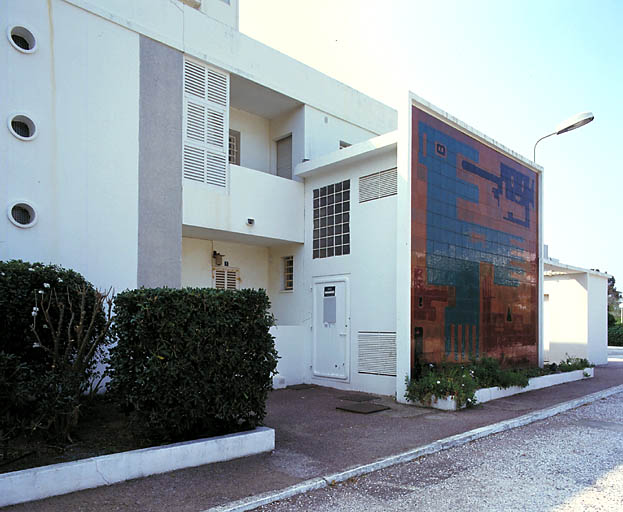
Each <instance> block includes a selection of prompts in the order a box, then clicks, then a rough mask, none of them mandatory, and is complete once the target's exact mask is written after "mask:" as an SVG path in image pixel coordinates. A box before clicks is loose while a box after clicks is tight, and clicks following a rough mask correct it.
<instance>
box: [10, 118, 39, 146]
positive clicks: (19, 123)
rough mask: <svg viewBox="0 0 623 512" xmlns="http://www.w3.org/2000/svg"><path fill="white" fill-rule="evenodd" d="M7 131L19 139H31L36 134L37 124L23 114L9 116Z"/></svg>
mask: <svg viewBox="0 0 623 512" xmlns="http://www.w3.org/2000/svg"><path fill="white" fill-rule="evenodd" d="M9 131H10V132H11V133H12V134H13V135H15V136H16V137H17V138H18V139H20V140H32V139H34V138H35V137H36V136H37V126H36V125H35V123H34V121H33V120H32V119H30V117H28V116H25V115H24V114H17V115H14V116H12V117H9Z"/></svg>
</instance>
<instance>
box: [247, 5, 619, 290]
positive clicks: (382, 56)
mask: <svg viewBox="0 0 623 512" xmlns="http://www.w3.org/2000/svg"><path fill="white" fill-rule="evenodd" d="M621 26H623V0H565V1H561V0H540V1H533V0H521V1H520V0H502V1H501V0H496V1H490V0H470V1H465V0H435V1H431V0H427V1H422V0H383V1H380V0H338V1H336V0H240V31H241V32H243V33H245V34H247V35H249V36H250V37H253V38H254V39H257V40H259V41H261V42H263V43H265V44H267V45H268V46H271V47H273V48H275V49H277V50H279V51H281V52H282V53H285V54H287V55H290V56H291V57H294V58H295V59H297V60H300V61H302V62H304V63H305V64H308V65H309V66H312V67H314V68H316V69H318V70H319V71H322V72H323V73H326V74H327V75H329V76H331V77H333V78H335V79H337V80H339V81H341V82H343V83H345V84H347V85H349V86H351V87H353V88H355V89H358V90H360V91H361V92H363V93H365V94H367V95H369V96H371V97H373V98H375V99H377V100H379V101H381V102H383V103H386V104H388V105H391V106H394V107H396V106H397V105H399V104H401V103H403V102H404V101H405V98H406V91H407V90H411V91H413V92H414V93H415V94H417V95H419V96H421V97H423V98H424V99H426V100H427V101H429V102H431V103H433V104H435V105H436V106H438V107H439V108H441V109H443V110H445V111H446V112H448V113H450V114H451V115H453V116H454V117H457V118H459V119H460V120H461V121H463V122H465V123H467V124H469V125H471V126H472V127H474V128H476V129H477V130H479V131H481V132H483V133H485V134H486V135H488V136H489V137H492V138H493V139H495V140H497V141H498V142H500V143H501V144H503V145H505V146H507V147H509V148H510V149H512V150H514V151H516V152H518V153H520V154H522V155H524V156H526V157H528V158H529V159H532V154H533V146H534V143H535V142H536V141H537V140H538V139H539V138H540V137H542V136H543V135H547V134H548V133H551V132H552V131H554V128H555V127H556V126H557V125H558V124H559V123H560V122H561V121H563V120H565V119H567V118H569V117H571V116H572V115H574V114H577V113H579V112H584V111H591V112H593V114H594V115H595V120H594V121H593V122H592V123H590V124H588V125H586V126H584V127H582V128H579V129H577V130H575V131H572V132H568V133H566V134H563V135H559V136H553V137H550V138H548V139H545V140H543V141H542V142H540V143H539V145H538V146H537V153H536V161H537V163H538V164H540V165H542V166H543V167H544V168H545V171H544V188H543V192H544V198H543V211H544V214H543V235H544V242H545V243H546V244H548V245H549V256H550V257H553V258H557V259H559V260H560V261H561V262H563V263H567V264H569V265H574V266H579V267H585V268H594V269H599V270H601V271H607V272H608V273H610V274H612V275H614V276H615V278H618V282H617V285H618V286H617V288H618V289H619V290H623V258H622V257H621V255H622V254H623V237H622V236H621V232H622V231H623V230H622V227H623V204H622V202H621V197H622V192H623V154H622V151H621V149H623V140H621V139H622V138H623V35H622V34H623V30H622V29H621Z"/></svg>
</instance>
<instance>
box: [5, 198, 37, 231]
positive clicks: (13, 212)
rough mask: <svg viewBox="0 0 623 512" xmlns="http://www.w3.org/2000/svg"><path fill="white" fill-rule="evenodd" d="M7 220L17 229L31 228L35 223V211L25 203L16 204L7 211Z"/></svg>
mask: <svg viewBox="0 0 623 512" xmlns="http://www.w3.org/2000/svg"><path fill="white" fill-rule="evenodd" d="M7 214H8V216H9V220H10V221H11V222H12V223H13V224H15V225H16V226H17V227H18V228H31V227H33V226H34V225H35V224H36V223H37V211H36V210H35V208H34V207H33V206H32V205H31V204H28V203H25V202H22V201H20V202H16V203H13V204H11V205H10V206H9V209H8V211H7Z"/></svg>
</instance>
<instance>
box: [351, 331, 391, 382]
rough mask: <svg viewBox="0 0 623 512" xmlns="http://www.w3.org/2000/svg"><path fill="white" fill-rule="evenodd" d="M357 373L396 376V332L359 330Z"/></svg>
mask: <svg viewBox="0 0 623 512" xmlns="http://www.w3.org/2000/svg"><path fill="white" fill-rule="evenodd" d="M358 341H359V373H370V374H373V375H387V376H390V377H395V376H396V333H395V332H374V331H359V333H358Z"/></svg>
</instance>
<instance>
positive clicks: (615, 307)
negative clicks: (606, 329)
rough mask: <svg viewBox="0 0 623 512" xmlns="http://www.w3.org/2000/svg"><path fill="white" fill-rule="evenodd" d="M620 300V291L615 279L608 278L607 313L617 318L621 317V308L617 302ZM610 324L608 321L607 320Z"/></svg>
mask: <svg viewBox="0 0 623 512" xmlns="http://www.w3.org/2000/svg"><path fill="white" fill-rule="evenodd" d="M620 302H621V292H620V291H619V290H617V287H616V279H615V278H614V277H609V278H608V313H609V314H611V315H612V316H614V318H616V319H617V320H618V319H620V318H621V310H620V309H619V304H620ZM608 324H610V322H608Z"/></svg>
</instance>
